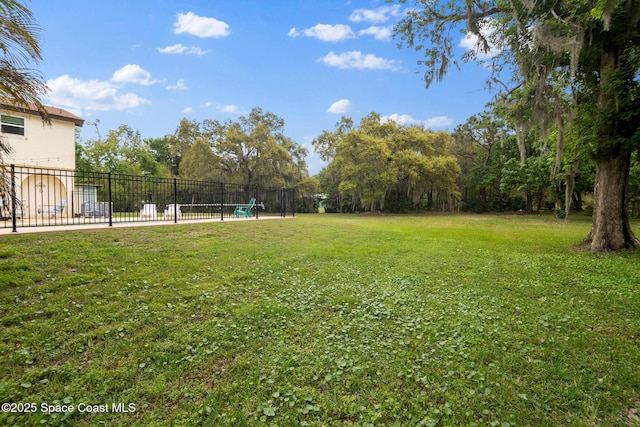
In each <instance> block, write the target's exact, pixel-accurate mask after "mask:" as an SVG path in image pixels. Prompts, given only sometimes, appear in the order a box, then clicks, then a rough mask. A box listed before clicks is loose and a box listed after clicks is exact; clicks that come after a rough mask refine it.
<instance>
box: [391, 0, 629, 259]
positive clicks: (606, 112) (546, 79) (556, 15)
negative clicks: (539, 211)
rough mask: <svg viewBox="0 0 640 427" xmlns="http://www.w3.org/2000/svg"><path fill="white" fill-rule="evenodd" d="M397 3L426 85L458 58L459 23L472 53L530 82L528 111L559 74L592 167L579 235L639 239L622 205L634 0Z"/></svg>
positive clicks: (594, 245) (610, 245)
mask: <svg viewBox="0 0 640 427" xmlns="http://www.w3.org/2000/svg"><path fill="white" fill-rule="evenodd" d="M399 1H400V3H403V4H410V8H409V12H408V13H407V15H406V18H405V19H404V20H403V21H402V22H400V24H399V25H398V26H397V27H396V30H395V33H396V36H398V37H400V38H401V40H402V41H403V43H405V44H407V45H408V46H412V47H414V48H415V49H417V50H419V51H421V52H423V53H424V54H425V57H424V60H422V61H420V63H421V64H422V65H423V66H424V67H425V83H426V86H427V87H428V86H429V85H430V84H431V83H432V82H433V81H438V80H441V79H443V78H444V76H445V74H446V73H447V71H448V70H449V68H450V66H451V65H453V64H456V63H457V60H458V58H457V56H456V54H455V50H454V47H455V46H456V44H457V41H458V40H459V38H460V32H461V31H462V32H463V33H467V34H469V35H471V36H472V37H475V38H476V39H477V41H478V42H477V50H476V51H475V52H484V53H489V52H491V54H492V59H493V66H494V69H495V70H497V71H505V70H508V69H511V70H513V74H514V80H516V81H517V82H518V83H517V86H516V87H525V88H528V89H531V88H533V90H531V91H530V93H531V101H532V102H531V108H532V110H535V109H541V108H540V106H541V105H544V104H545V103H548V102H549V101H550V100H549V98H548V97H547V96H544V94H545V93H548V89H547V88H549V87H550V86H555V87H556V88H557V86H558V84H559V82H566V83H563V84H564V86H563V90H564V91H566V92H567V93H571V94H572V100H573V106H572V111H573V113H572V115H573V116H574V117H575V121H574V123H573V126H576V127H577V128H578V132H579V133H580V134H581V136H582V138H581V147H582V149H584V150H585V151H587V152H588V153H589V155H590V158H591V160H592V161H593V162H594V164H595V166H596V184H595V190H594V192H595V201H594V213H593V223H592V228H591V231H590V233H589V235H588V236H587V238H586V241H587V242H588V244H589V247H590V249H591V250H592V251H598V252H600V251H608V250H619V249H623V248H632V247H638V246H640V241H639V240H638V239H637V238H636V237H635V236H634V234H633V232H632V231H631V228H630V225H629V220H628V217H627V212H626V206H627V203H626V202H627V200H626V187H627V181H628V178H629V168H630V163H631V155H632V153H633V152H634V151H635V150H638V149H639V147H640V131H639V126H640V75H639V70H640V0H587V1H575V0H554V1H539V2H531V1H519V0H507V1H502V0H493V1H491V0H465V1H462V2H447V1H439V0H412V1H406V0H399ZM479 57H480V56H478V55H474V52H472V53H471V55H467V56H466V58H465V59H477V58H479ZM504 65H507V66H508V67H510V68H503V66H504ZM559 76H562V78H560V77H559ZM567 76H568V78H567ZM536 94H539V96H536ZM550 108H551V107H549V106H547V108H546V109H547V110H549V109H550ZM542 109H543V110H544V109H545V108H542ZM533 117H535V115H533Z"/></svg>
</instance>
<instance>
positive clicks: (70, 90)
mask: <svg viewBox="0 0 640 427" xmlns="http://www.w3.org/2000/svg"><path fill="white" fill-rule="evenodd" d="M27 7H28V8H29V9H30V10H31V11H32V12H33V14H34V17H35V20H36V21H37V23H38V24H39V25H40V26H41V27H42V28H43V33H42V39H41V47H42V51H43V60H42V61H41V62H40V64H38V66H37V68H38V69H39V70H40V71H41V72H42V74H43V75H44V78H45V80H46V81H47V85H48V86H49V88H50V93H49V95H48V97H47V98H45V100H44V101H45V103H47V104H51V105H55V106H58V107H62V108H65V109H68V110H69V111H72V112H73V113H75V114H78V115H80V116H81V117H83V118H84V119H85V120H86V121H87V122H86V123H85V126H84V127H83V128H82V131H81V138H82V140H89V139H96V138H97V133H96V128H95V126H93V125H92V123H94V122H95V121H96V119H98V120H99V130H100V133H101V134H102V136H104V135H105V134H106V133H107V131H108V130H110V129H116V128H117V127H118V126H119V125H121V124H126V125H128V126H130V127H131V128H132V129H134V130H138V131H140V133H141V135H142V137H143V138H149V137H161V136H163V135H166V134H171V133H173V132H174V131H175V130H176V127H177V126H178V123H179V122H180V120H181V119H182V118H187V119H190V120H196V121H202V120H204V119H212V120H220V121H224V120H226V119H230V120H237V119H238V118H239V117H240V116H241V115H246V114H248V113H249V112H250V111H251V109H252V108H254V107H260V108H262V109H263V111H267V112H271V113H274V114H276V115H278V116H280V117H281V118H283V119H284V120H285V133H286V134H287V136H289V137H290V138H292V139H293V140H294V141H296V142H298V143H299V144H301V145H303V146H304V147H305V148H307V149H308V150H309V157H308V159H307V163H308V165H309V171H310V173H311V175H313V174H315V173H317V172H318V171H319V170H320V169H321V168H322V166H323V165H322V163H321V162H320V160H319V159H318V156H317V155H315V154H314V153H313V148H312V146H311V141H312V140H313V139H314V138H315V137H316V136H318V135H319V134H320V133H321V132H322V131H323V130H329V131H332V130H334V126H335V124H336V123H337V122H338V121H339V120H340V117H341V116H343V115H344V116H348V117H351V118H353V119H354V121H355V122H356V123H358V122H359V120H360V119H361V118H362V117H364V116H366V115H368V114H369V113H371V112H376V113H378V114H380V115H381V116H383V117H389V118H392V119H394V120H396V121H398V122H400V123H403V124H408V123H422V124H425V125H427V126H428V127H430V128H432V129H434V130H453V128H454V127H455V126H456V125H457V124H459V123H463V122H464V121H465V120H466V119H467V118H468V117H469V116H470V115H472V114H475V113H477V112H480V111H482V109H483V108H484V105H485V104H486V102H487V101H489V100H490V98H491V94H490V93H489V92H487V91H486V90H485V84H484V82H485V80H486V78H487V77H488V74H489V72H488V71H487V69H485V68H483V67H482V66H480V65H476V64H467V65H464V66H463V67H462V69H461V70H460V71H458V70H456V69H452V70H451V71H450V72H449V74H448V75H447V77H446V78H445V80H444V82H442V83H434V84H433V85H432V87H430V88H429V90H425V88H424V85H423V81H422V71H423V70H422V69H421V68H420V67H419V66H418V65H417V60H419V59H420V58H421V55H420V54H419V53H417V52H415V51H414V50H412V49H409V48H402V49H400V48H398V46H397V40H394V39H392V37H391V33H392V29H393V26H394V24H396V23H397V22H398V20H399V19H401V16H402V13H403V10H404V9H403V7H404V6H400V5H394V4H390V3H386V2H384V1H382V0H351V1H348V0H323V1H315V0H286V1H285V0H269V1H262V0H219V1H198V0H153V1H151V0H129V1H122V0H111V1H106V2H104V1H103V2H100V1H96V2H94V1H90V2H87V1H86V0H64V1H60V0H57V1H56V0H47V1H43V0H35V1H32V2H27ZM468 48H469V43H468V40H466V41H465V39H464V34H462V33H461V34H460V44H459V45H458V46H457V47H456V49H457V50H458V53H459V54H460V55H462V54H464V52H466V49H468Z"/></svg>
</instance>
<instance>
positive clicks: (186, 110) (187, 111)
mask: <svg viewBox="0 0 640 427" xmlns="http://www.w3.org/2000/svg"><path fill="white" fill-rule="evenodd" d="M180 113H181V114H190V113H193V108H192V107H185V108H183V109H182V111H180Z"/></svg>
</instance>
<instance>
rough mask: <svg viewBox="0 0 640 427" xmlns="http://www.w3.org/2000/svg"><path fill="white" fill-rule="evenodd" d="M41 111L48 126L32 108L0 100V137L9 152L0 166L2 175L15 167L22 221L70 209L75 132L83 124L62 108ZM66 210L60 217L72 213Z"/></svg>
mask: <svg viewBox="0 0 640 427" xmlns="http://www.w3.org/2000/svg"><path fill="white" fill-rule="evenodd" d="M45 109H46V111H47V113H48V116H49V120H50V123H46V122H44V121H43V120H42V118H41V116H40V113H39V112H38V110H37V109H36V108H35V106H19V105H16V104H14V103H13V102H11V101H8V100H3V99H0V137H2V138H3V139H4V142H5V143H8V145H9V146H10V147H11V149H12V152H11V153H10V154H9V155H5V156H4V159H3V160H4V162H3V163H2V164H1V165H0V166H1V167H3V168H4V169H5V171H8V170H9V169H10V167H11V165H15V166H16V175H15V176H14V179H15V181H16V182H15V187H16V199H17V200H18V201H19V203H20V211H21V212H20V214H21V216H24V217H36V216H38V215H40V216H42V215H44V214H45V213H49V214H50V213H51V212H47V211H50V210H51V209H53V208H54V207H55V205H60V204H64V205H65V207H66V206H69V207H72V206H71V202H72V200H73V199H74V198H73V193H74V190H75V188H74V186H75V185H74V182H73V171H74V170H75V166H76V153H75V131H76V127H81V126H82V125H83V124H84V120H83V119H82V118H80V117H78V116H76V115H75V114H72V113H70V112H68V111H66V110H63V109H62V108H58V107H52V106H46V107H45ZM62 202H64V203H62ZM7 205H8V203H6V202H5V203H4V209H5V210H6V209H7ZM66 210H67V212H63V213H64V214H65V215H70V211H71V210H72V209H66ZM54 214H55V212H54Z"/></svg>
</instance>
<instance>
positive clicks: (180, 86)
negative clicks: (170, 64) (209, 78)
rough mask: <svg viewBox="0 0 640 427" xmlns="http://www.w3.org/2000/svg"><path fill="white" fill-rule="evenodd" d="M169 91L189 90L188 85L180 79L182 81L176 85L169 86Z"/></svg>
mask: <svg viewBox="0 0 640 427" xmlns="http://www.w3.org/2000/svg"><path fill="white" fill-rule="evenodd" d="M167 89H168V90H185V89H187V85H186V83H185V82H184V80H183V79H180V80H178V81H177V82H176V84H175V85H169V86H167Z"/></svg>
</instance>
